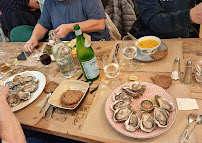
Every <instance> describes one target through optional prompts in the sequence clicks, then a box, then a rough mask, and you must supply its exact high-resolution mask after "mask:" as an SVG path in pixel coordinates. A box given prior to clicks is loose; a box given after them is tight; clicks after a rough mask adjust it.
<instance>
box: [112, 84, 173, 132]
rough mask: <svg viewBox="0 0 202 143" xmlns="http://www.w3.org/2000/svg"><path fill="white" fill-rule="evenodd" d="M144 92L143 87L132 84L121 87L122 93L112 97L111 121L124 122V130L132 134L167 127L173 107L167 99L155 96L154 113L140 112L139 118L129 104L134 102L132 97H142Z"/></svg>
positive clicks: (144, 88) (144, 87)
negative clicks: (138, 130) (139, 130)
mask: <svg viewBox="0 0 202 143" xmlns="http://www.w3.org/2000/svg"><path fill="white" fill-rule="evenodd" d="M145 90H146V86H145V85H141V84H139V83H138V82H133V83H131V84H130V85H129V86H124V87H122V92H120V93H118V94H115V95H114V96H113V100H114V103H113V104H112V105H111V109H112V110H113V111H114V114H113V120H114V121H115V122H124V128H125V129H126V130H127V131H130V132H133V131H136V130H137V129H139V128H140V129H141V130H142V131H144V132H147V133H148V132H151V131H153V130H154V129H155V128H156V126H158V127H167V125H168V120H169V112H171V111H173V110H174V106H173V104H171V102H169V101H168V100H167V99H165V98H163V97H161V96H158V95H155V102H156V104H157V106H155V107H154V109H153V110H154V111H152V112H151V113H149V112H146V111H142V112H141V118H140V117H139V116H138V113H137V112H136V111H135V109H134V108H133V107H132V106H131V102H132V101H133V100H135V98H134V97H139V96H142V95H143V93H144V91H145Z"/></svg>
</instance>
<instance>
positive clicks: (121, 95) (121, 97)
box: [113, 92, 133, 101]
mask: <svg viewBox="0 0 202 143" xmlns="http://www.w3.org/2000/svg"><path fill="white" fill-rule="evenodd" d="M132 99H133V98H132V97H131V96H129V95H128V94H126V93H125V92H120V93H119V94H114V96H113V100H114V101H118V100H132Z"/></svg>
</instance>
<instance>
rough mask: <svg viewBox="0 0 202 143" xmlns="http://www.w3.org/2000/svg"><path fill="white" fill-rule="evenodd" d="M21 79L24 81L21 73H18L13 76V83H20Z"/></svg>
mask: <svg viewBox="0 0 202 143" xmlns="http://www.w3.org/2000/svg"><path fill="white" fill-rule="evenodd" d="M21 81H22V77H21V75H16V76H15V77H14V78H13V83H14V84H20V83H21Z"/></svg>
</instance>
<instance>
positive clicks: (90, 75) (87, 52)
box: [74, 24, 100, 81]
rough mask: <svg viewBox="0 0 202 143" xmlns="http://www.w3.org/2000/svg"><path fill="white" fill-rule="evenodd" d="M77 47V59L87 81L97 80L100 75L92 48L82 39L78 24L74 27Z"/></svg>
mask: <svg viewBox="0 0 202 143" xmlns="http://www.w3.org/2000/svg"><path fill="white" fill-rule="evenodd" d="M74 31H75V35H76V46H77V58H78V61H79V64H80V66H81V69H82V71H83V74H84V76H85V78H86V80H87V81H94V80H96V79H98V77H99V75H100V73H99V68H98V66H97V61H96V57H95V54H94V51H93V49H92V47H91V46H90V45H89V44H88V41H87V40H86V39H85V38H84V36H83V33H82V31H81V29H80V27H79V25H78V24H76V25H74Z"/></svg>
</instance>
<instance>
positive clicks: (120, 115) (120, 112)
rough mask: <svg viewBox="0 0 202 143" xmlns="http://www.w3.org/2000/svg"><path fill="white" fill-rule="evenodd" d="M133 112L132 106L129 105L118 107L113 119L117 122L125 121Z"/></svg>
mask: <svg viewBox="0 0 202 143" xmlns="http://www.w3.org/2000/svg"><path fill="white" fill-rule="evenodd" d="M131 112H132V108H131V107H130V106H129V107H123V108H120V109H117V110H116V111H115V112H114V115H113V120H114V121H115V122H121V121H125V120H127V119H128V117H129V116H130V114H131Z"/></svg>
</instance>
